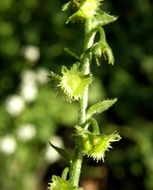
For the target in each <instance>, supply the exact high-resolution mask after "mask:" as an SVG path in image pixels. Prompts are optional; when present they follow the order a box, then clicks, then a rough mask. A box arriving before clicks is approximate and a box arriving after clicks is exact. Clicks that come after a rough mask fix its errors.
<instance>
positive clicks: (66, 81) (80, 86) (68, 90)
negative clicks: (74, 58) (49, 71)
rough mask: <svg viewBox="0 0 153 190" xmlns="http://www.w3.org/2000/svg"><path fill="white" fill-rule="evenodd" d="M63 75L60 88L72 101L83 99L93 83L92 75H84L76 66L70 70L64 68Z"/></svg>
mask: <svg viewBox="0 0 153 190" xmlns="http://www.w3.org/2000/svg"><path fill="white" fill-rule="evenodd" d="M62 74H63V76H62V77H61V81H60V84H59V86H60V87H61V89H62V90H63V92H64V93H65V94H66V95H67V96H68V98H69V99H70V101H73V100H79V99H81V98H82V96H83V93H84V91H85V89H86V87H87V86H88V85H89V84H90V83H91V82H92V77H91V75H83V74H82V72H81V71H79V68H78V65H76V64H74V65H73V66H72V67H71V69H70V70H68V69H67V68H66V67H65V66H64V67H62Z"/></svg>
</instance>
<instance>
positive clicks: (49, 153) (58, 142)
mask: <svg viewBox="0 0 153 190" xmlns="http://www.w3.org/2000/svg"><path fill="white" fill-rule="evenodd" d="M51 143H52V144H53V145H55V146H57V147H59V148H62V147H63V141H62V139H61V137H59V136H54V137H52V138H51ZM59 158H60V155H59V153H58V152H57V151H56V150H55V149H54V148H52V147H51V146H50V145H48V146H47V148H46V153H45V159H46V161H47V162H49V163H54V162H56V161H57V160H58V159H59Z"/></svg>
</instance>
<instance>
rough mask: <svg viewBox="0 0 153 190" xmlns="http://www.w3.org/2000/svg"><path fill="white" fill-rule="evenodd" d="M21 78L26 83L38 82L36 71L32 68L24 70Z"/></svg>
mask: <svg viewBox="0 0 153 190" xmlns="http://www.w3.org/2000/svg"><path fill="white" fill-rule="evenodd" d="M21 80H22V83H24V84H36V80H37V76H36V73H35V72H34V71H32V70H24V71H23V72H22V75H21Z"/></svg>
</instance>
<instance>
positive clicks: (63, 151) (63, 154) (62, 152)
mask: <svg viewBox="0 0 153 190" xmlns="http://www.w3.org/2000/svg"><path fill="white" fill-rule="evenodd" d="M49 144H50V145H51V147H52V148H54V149H55V150H56V151H57V152H58V153H59V154H60V155H61V156H62V157H63V158H64V159H65V160H66V161H67V162H69V161H70V160H71V156H70V155H69V154H68V153H67V152H66V151H65V150H64V149H63V148H59V147H57V146H55V145H53V144H52V143H51V142H50V141H49Z"/></svg>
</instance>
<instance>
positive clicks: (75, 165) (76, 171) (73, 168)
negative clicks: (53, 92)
mask: <svg viewBox="0 0 153 190" xmlns="http://www.w3.org/2000/svg"><path fill="white" fill-rule="evenodd" d="M91 30H92V22H91V20H90V19H88V20H86V22H85V41H84V52H85V51H86V50H87V49H88V48H90V47H91V46H92V44H93V42H94V37H95V33H93V34H92V35H91V36H90V38H89V37H87V36H88V34H89V33H90V32H91ZM90 61H91V55H90V54H89V55H86V56H84V58H83V60H82V66H83V67H82V70H83V73H84V74H85V75H87V74H90ZM88 89H89V87H87V88H86V89H85V91H84V94H83V98H82V99H81V100H80V111H79V119H78V120H79V124H83V123H85V122H86V108H87V106H88ZM77 141H78V139H76V146H75V154H74V159H73V161H72V163H71V165H70V181H71V183H72V185H73V186H76V187H78V186H79V179H80V173H81V167H82V161H83V154H82V151H81V150H80V149H79V147H78V146H77V144H78V142H77Z"/></svg>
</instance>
